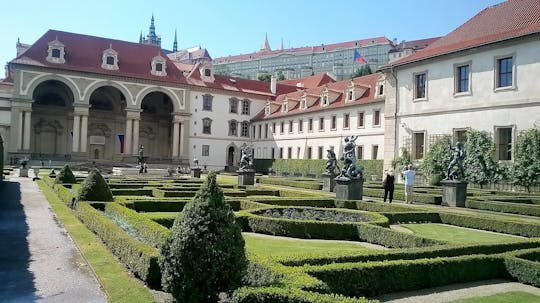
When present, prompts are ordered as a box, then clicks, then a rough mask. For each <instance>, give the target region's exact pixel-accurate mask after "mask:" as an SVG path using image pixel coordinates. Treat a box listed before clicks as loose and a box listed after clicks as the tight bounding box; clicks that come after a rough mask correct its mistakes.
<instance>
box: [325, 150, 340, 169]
mask: <svg viewBox="0 0 540 303" xmlns="http://www.w3.org/2000/svg"><path fill="white" fill-rule="evenodd" d="M326 152H327V153H326V158H327V159H328V160H326V173H327V174H334V173H335V171H336V169H337V170H339V167H338V165H337V158H336V153H335V152H334V149H332V148H330V149H327V150H326Z"/></svg>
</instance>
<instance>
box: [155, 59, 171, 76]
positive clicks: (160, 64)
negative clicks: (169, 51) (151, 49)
mask: <svg viewBox="0 0 540 303" xmlns="http://www.w3.org/2000/svg"><path fill="white" fill-rule="evenodd" d="M166 63H167V61H165V58H163V57H161V56H155V57H154V58H152V71H151V73H152V75H155V76H167V65H166Z"/></svg>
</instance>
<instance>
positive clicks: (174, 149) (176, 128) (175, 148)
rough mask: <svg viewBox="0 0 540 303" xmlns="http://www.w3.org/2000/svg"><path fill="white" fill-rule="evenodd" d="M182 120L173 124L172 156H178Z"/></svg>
mask: <svg viewBox="0 0 540 303" xmlns="http://www.w3.org/2000/svg"><path fill="white" fill-rule="evenodd" d="M179 127H180V122H174V124H173V138H172V139H173V140H172V156H173V158H175V157H178V135H179Z"/></svg>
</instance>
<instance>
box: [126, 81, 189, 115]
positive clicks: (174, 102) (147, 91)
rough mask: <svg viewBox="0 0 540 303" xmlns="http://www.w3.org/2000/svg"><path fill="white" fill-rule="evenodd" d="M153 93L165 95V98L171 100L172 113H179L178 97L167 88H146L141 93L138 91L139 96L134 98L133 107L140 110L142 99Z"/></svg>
mask: <svg viewBox="0 0 540 303" xmlns="http://www.w3.org/2000/svg"><path fill="white" fill-rule="evenodd" d="M153 92H160V93H163V94H165V95H166V96H167V97H169V99H171V103H172V106H173V111H174V112H179V111H180V108H181V106H180V100H178V97H177V96H176V94H175V93H173V92H172V91H171V90H169V89H167V88H164V87H159V86H151V87H147V88H145V89H143V90H142V91H140V92H139V94H138V95H137V97H136V101H135V106H136V107H137V108H138V109H142V107H141V106H142V101H143V99H144V97H146V96H147V95H148V94H150V93H153Z"/></svg>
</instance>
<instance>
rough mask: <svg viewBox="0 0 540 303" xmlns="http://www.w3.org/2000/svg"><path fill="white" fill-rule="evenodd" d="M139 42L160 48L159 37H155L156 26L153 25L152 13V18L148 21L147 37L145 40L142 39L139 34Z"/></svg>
mask: <svg viewBox="0 0 540 303" xmlns="http://www.w3.org/2000/svg"><path fill="white" fill-rule="evenodd" d="M139 40H140V41H141V43H143V44H152V45H155V46H158V47H161V37H159V36H158V35H156V26H155V25H154V13H152V18H151V19H150V28H149V30H148V35H146V39H144V38H142V32H141V37H140V38H139Z"/></svg>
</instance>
